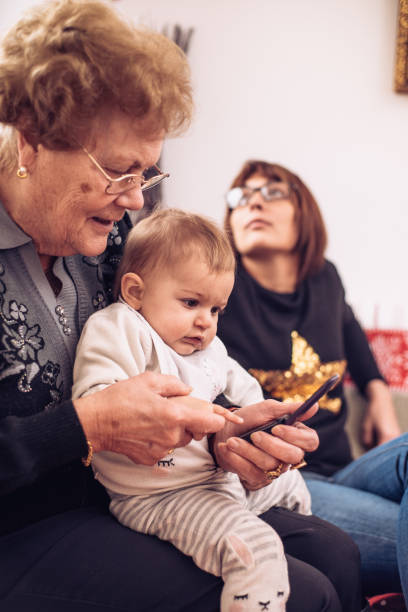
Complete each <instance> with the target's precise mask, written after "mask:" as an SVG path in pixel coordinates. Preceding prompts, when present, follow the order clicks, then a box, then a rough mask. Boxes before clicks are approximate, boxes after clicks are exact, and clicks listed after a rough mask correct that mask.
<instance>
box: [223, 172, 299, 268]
mask: <svg viewBox="0 0 408 612" xmlns="http://www.w3.org/2000/svg"><path fill="white" fill-rule="evenodd" d="M269 182H270V179H267V178H265V177H264V176H263V175H262V174H253V175H252V176H250V177H249V178H248V179H247V180H246V182H245V185H244V186H245V187H248V188H252V189H256V188H258V187H263V186H264V185H266V184H268V183H269ZM230 225H231V230H232V234H233V238H234V243H235V247H236V249H237V251H238V253H240V254H241V255H244V256H245V255H248V256H251V255H255V254H256V253H263V254H265V253H266V252H271V253H275V252H281V253H292V252H293V249H294V247H295V245H296V241H297V238H298V229H297V225H296V222H295V207H294V205H293V203H292V202H291V200H290V196H289V197H287V198H282V199H274V200H271V201H267V200H265V199H264V197H263V196H262V194H261V192H260V191H254V192H253V193H252V195H251V196H250V197H249V198H248V201H247V203H246V204H245V205H244V206H238V207H237V208H234V210H233V211H232V212H231V215H230Z"/></svg>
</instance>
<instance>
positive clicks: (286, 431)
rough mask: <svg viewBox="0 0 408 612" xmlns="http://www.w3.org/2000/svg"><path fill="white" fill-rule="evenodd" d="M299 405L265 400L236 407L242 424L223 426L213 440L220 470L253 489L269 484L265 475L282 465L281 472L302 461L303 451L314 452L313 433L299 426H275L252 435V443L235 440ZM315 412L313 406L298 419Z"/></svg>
mask: <svg viewBox="0 0 408 612" xmlns="http://www.w3.org/2000/svg"><path fill="white" fill-rule="evenodd" d="M298 406H299V404H298V403H297V404H295V403H293V404H286V403H285V404H283V403H282V402H278V401H275V400H265V401H264V402H260V403H259V404H255V405H253V406H247V407H245V408H240V409H239V410H238V411H237V412H238V414H239V415H240V416H242V417H243V418H244V421H245V424H244V425H234V424H232V423H226V425H225V427H224V428H223V429H222V430H221V431H219V432H218V433H217V434H216V435H215V436H214V440H213V451H214V454H215V457H216V459H217V463H218V465H219V466H220V467H222V468H223V469H225V470H228V471H230V472H235V473H236V474H238V476H239V477H240V479H241V481H242V483H243V484H244V486H245V487H246V488H247V489H250V490H255V489H259V488H262V487H264V486H266V485H267V484H269V483H270V481H271V479H270V478H268V472H270V471H274V470H276V469H277V467H278V466H280V464H281V463H283V466H284V467H283V469H282V471H286V470H287V469H288V468H289V466H291V465H294V466H295V465H297V464H299V463H301V462H302V460H303V458H304V454H305V452H311V451H314V450H316V448H317V447H318V445H319V438H318V436H317V433H316V432H315V431H314V430H313V429H311V428H310V427H307V426H306V425H304V424H303V423H300V422H296V423H295V424H294V425H278V426H276V427H274V428H273V435H270V434H269V433H266V432H257V433H255V434H252V436H251V440H252V444H250V443H249V442H246V441H245V440H243V439H241V438H238V437H236V436H237V435H239V434H240V433H242V432H243V431H247V430H249V429H252V428H254V427H257V426H258V425H262V424H263V423H266V422H267V421H269V420H271V419H274V418H278V417H281V416H283V415H284V414H287V413H289V412H293V411H294V410H296V408H298ZM316 411H317V404H315V405H314V406H313V407H312V408H311V409H310V410H308V411H307V412H306V413H305V414H304V415H303V416H302V417H301V420H302V421H303V420H306V419H309V418H310V417H311V416H313V414H315V413H316Z"/></svg>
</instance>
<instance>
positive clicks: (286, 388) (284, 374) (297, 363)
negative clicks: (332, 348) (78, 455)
mask: <svg viewBox="0 0 408 612" xmlns="http://www.w3.org/2000/svg"><path fill="white" fill-rule="evenodd" d="M291 337H292V361H291V365H290V368H289V370H256V369H253V368H251V369H250V370H249V373H250V374H252V376H254V377H255V378H256V379H257V381H258V382H259V383H260V385H261V386H262V387H263V389H265V391H267V392H268V393H270V394H271V395H272V396H273V397H276V398H278V399H280V400H282V401H284V402H298V401H304V400H305V399H306V398H308V397H309V396H310V395H311V394H312V393H314V391H316V389H318V388H319V387H320V385H322V384H323V383H324V382H325V381H326V380H327V379H328V378H330V376H333V374H339V375H340V376H341V377H342V376H343V375H344V372H345V371H346V367H347V361H346V360H345V359H342V360H339V361H329V362H328V363H322V362H321V361H320V357H319V355H318V354H317V353H316V351H315V350H314V348H313V347H312V346H311V345H310V344H309V343H308V342H307V340H305V338H302V336H301V335H300V334H299V333H298V332H297V331H295V330H294V331H292V333H291ZM319 406H320V408H325V409H326V410H330V411H331V412H334V413H337V412H339V410H340V408H341V400H340V398H339V397H336V398H329V397H328V396H327V395H325V396H323V397H322V398H321V399H320V400H319Z"/></svg>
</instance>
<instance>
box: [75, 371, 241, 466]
mask: <svg viewBox="0 0 408 612" xmlns="http://www.w3.org/2000/svg"><path fill="white" fill-rule="evenodd" d="M190 391H191V389H190V387H188V386H187V385H185V384H184V383H182V382H181V381H180V380H178V379H177V378H175V377H174V376H165V375H162V374H155V373H152V372H146V373H144V374H140V375H139V376H134V377H133V378H129V379H128V380H125V381H121V382H118V383H115V384H114V385H111V386H109V387H107V388H105V389H103V390H102V391H98V392H96V393H93V394H92V395H88V396H86V397H83V398H80V399H76V400H74V406H75V409H76V411H77V414H78V417H79V419H80V421H81V425H82V427H83V429H84V432H85V436H86V437H87V439H88V440H89V441H90V442H91V444H92V446H93V449H94V451H95V452H98V451H101V450H110V451H114V452H116V453H122V454H124V455H127V456H128V457H129V458H130V459H132V460H133V461H135V462H136V463H142V464H145V465H154V464H155V463H156V462H157V461H158V460H159V459H160V458H162V457H164V456H165V455H166V454H167V453H168V451H169V449H172V448H175V447H178V446H185V445H186V444H188V443H189V442H190V441H191V439H192V438H193V437H194V438H196V439H200V438H201V437H203V436H204V435H207V434H209V433H214V432H216V431H219V430H220V429H222V428H223V427H224V425H225V422H226V419H225V418H224V416H223V412H222V411H223V410H224V409H220V410H221V413H219V414H217V413H216V412H215V411H214V410H213V408H212V404H208V402H201V403H200V400H195V399H194V398H188V397H183V398H181V399H180V398H179V397H175V396H181V395H183V396H187V394H188V393H190ZM167 398H168V399H167ZM183 400H184V401H183ZM198 405H200V407H202V408H203V407H204V406H205V407H206V409H202V410H198V409H197V406H198ZM239 421H240V419H239V418H238V419H237V418H236V417H235V422H236V423H237V422H239Z"/></svg>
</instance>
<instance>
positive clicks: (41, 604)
mask: <svg viewBox="0 0 408 612" xmlns="http://www.w3.org/2000/svg"><path fill="white" fill-rule="evenodd" d="M262 518H263V519H264V520H265V521H267V522H268V523H269V524H270V525H272V526H273V527H274V529H275V530H276V531H277V532H278V533H279V535H280V537H281V539H282V541H283V543H284V547H285V551H286V553H287V560H288V567H289V579H290V586H291V595H290V597H289V601H288V603H287V612H300V611H302V612H323V611H324V612H341V611H342V612H358V611H360V610H361V608H362V605H361V594H360V561H359V553H358V550H357V548H356V546H355V545H354V544H353V542H352V540H351V539H350V538H349V537H348V536H346V535H345V534H344V533H343V532H342V531H340V530H339V529H338V528H336V527H334V526H332V525H330V524H329V523H326V522H325V521H323V520H321V519H318V518H316V517H310V516H307V517H306V516H303V515H300V514H296V513H294V512H290V511H288V510H284V509H282V508H272V509H271V510H269V511H268V512H266V513H265V514H264V515H262ZM221 587H222V583H221V580H220V579H219V578H216V577H215V576H212V575H210V574H207V573H205V572H203V571H201V570H199V569H198V568H197V567H196V566H195V565H194V563H193V562H192V560H191V558H189V557H186V556H185V555H183V554H182V553H180V552H179V551H178V550H176V549H175V548H174V547H173V546H172V545H170V544H168V543H167V542H163V541H161V540H158V539H157V538H155V537H152V536H146V535H142V534H138V533H135V532H133V531H131V530H129V529H127V528H126V527H123V526H122V525H120V524H119V523H118V522H117V521H116V520H115V519H114V518H113V517H112V516H111V515H110V514H108V513H107V512H106V511H105V510H102V509H99V508H84V509H79V510H74V511H71V512H67V513H65V514H60V515H56V516H54V517H52V518H49V519H46V520H44V521H41V522H38V523H35V524H33V525H31V526H28V527H26V528H24V529H22V530H20V531H17V532H14V533H11V534H8V535H6V536H3V537H2V538H1V539H0V610H1V612H218V610H219V600H220V592H221Z"/></svg>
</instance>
